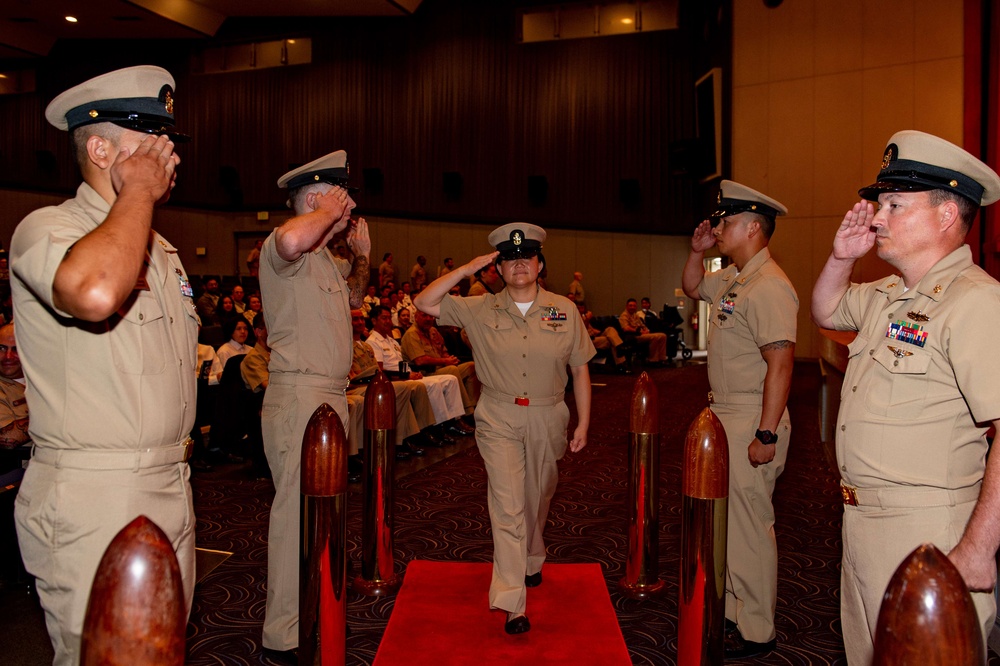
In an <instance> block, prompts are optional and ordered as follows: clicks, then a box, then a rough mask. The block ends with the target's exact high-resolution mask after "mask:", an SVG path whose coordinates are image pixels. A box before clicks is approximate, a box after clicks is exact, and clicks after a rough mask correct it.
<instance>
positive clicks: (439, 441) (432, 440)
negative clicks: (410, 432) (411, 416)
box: [420, 428, 448, 449]
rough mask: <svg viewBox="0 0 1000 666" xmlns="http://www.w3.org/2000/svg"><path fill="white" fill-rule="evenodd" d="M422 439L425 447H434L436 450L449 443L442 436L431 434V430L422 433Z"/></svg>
mask: <svg viewBox="0 0 1000 666" xmlns="http://www.w3.org/2000/svg"><path fill="white" fill-rule="evenodd" d="M420 438H421V439H422V440H423V442H424V445H426V446H433V447H434V448H435V449H440V448H441V447H443V446H444V445H445V444H447V443H448V442H446V441H445V440H444V438H443V437H441V436H440V435H437V434H436V433H434V432H431V430H430V429H429V428H428V429H427V430H421V431H420Z"/></svg>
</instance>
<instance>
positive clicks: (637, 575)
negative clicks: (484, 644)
mask: <svg viewBox="0 0 1000 666" xmlns="http://www.w3.org/2000/svg"><path fill="white" fill-rule="evenodd" d="M659 409H660V407H659V398H658V394H657V392H656V384H654V383H653V380H652V379H650V378H649V375H648V374H646V373H645V372H643V373H642V374H641V375H639V379H637V380H636V381H635V388H634V389H633V390H632V410H631V418H630V420H629V440H628V460H629V465H628V559H627V560H626V561H625V576H624V577H623V578H622V579H621V580H620V581H618V588H619V589H620V590H621V592H622V594H624V595H625V596H627V597H631V598H632V599H645V598H647V597H649V596H651V595H654V594H658V593H660V592H662V591H663V590H664V583H663V581H662V580H660V579H659V572H660V548H659V543H660V539H659V536H660V535H659V532H660V416H659V413H660V412H659Z"/></svg>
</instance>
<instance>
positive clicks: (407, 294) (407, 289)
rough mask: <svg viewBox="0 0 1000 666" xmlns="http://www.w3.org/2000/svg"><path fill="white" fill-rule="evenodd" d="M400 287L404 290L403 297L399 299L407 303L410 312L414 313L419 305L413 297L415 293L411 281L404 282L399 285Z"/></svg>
mask: <svg viewBox="0 0 1000 666" xmlns="http://www.w3.org/2000/svg"><path fill="white" fill-rule="evenodd" d="M399 288H400V289H402V290H403V297H402V298H401V299H399V300H400V302H401V303H402V304H403V305H405V306H406V307H408V308H409V309H410V314H411V315H412V314H413V313H414V312H416V311H417V307H416V306H415V305H414V304H413V299H412V298H411V296H412V293H413V287H411V286H410V283H409V282H404V283H403V284H401V285H399Z"/></svg>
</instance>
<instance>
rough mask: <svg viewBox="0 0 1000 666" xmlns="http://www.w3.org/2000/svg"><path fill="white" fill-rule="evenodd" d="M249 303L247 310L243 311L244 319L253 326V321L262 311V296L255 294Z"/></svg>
mask: <svg viewBox="0 0 1000 666" xmlns="http://www.w3.org/2000/svg"><path fill="white" fill-rule="evenodd" d="M247 302H248V305H247V309H246V310H244V311H243V318H244V319H246V320H247V321H248V322H249V323H250V325H251V326H253V320H254V318H255V317H256V316H257V314H258V313H259V312H260V310H261V303H260V296H259V295H257V294H253V295H252V296H250V298H249V300H248V301H247Z"/></svg>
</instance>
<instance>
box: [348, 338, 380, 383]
mask: <svg viewBox="0 0 1000 666" xmlns="http://www.w3.org/2000/svg"><path fill="white" fill-rule="evenodd" d="M377 370H378V361H376V360H375V351H374V350H373V349H372V347H371V345H369V344H368V343H367V342H365V341H364V340H355V341H354V358H353V359H352V360H351V378H352V379H364V378H366V377H371V376H373V375H374V374H375V372H376V371H377Z"/></svg>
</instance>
